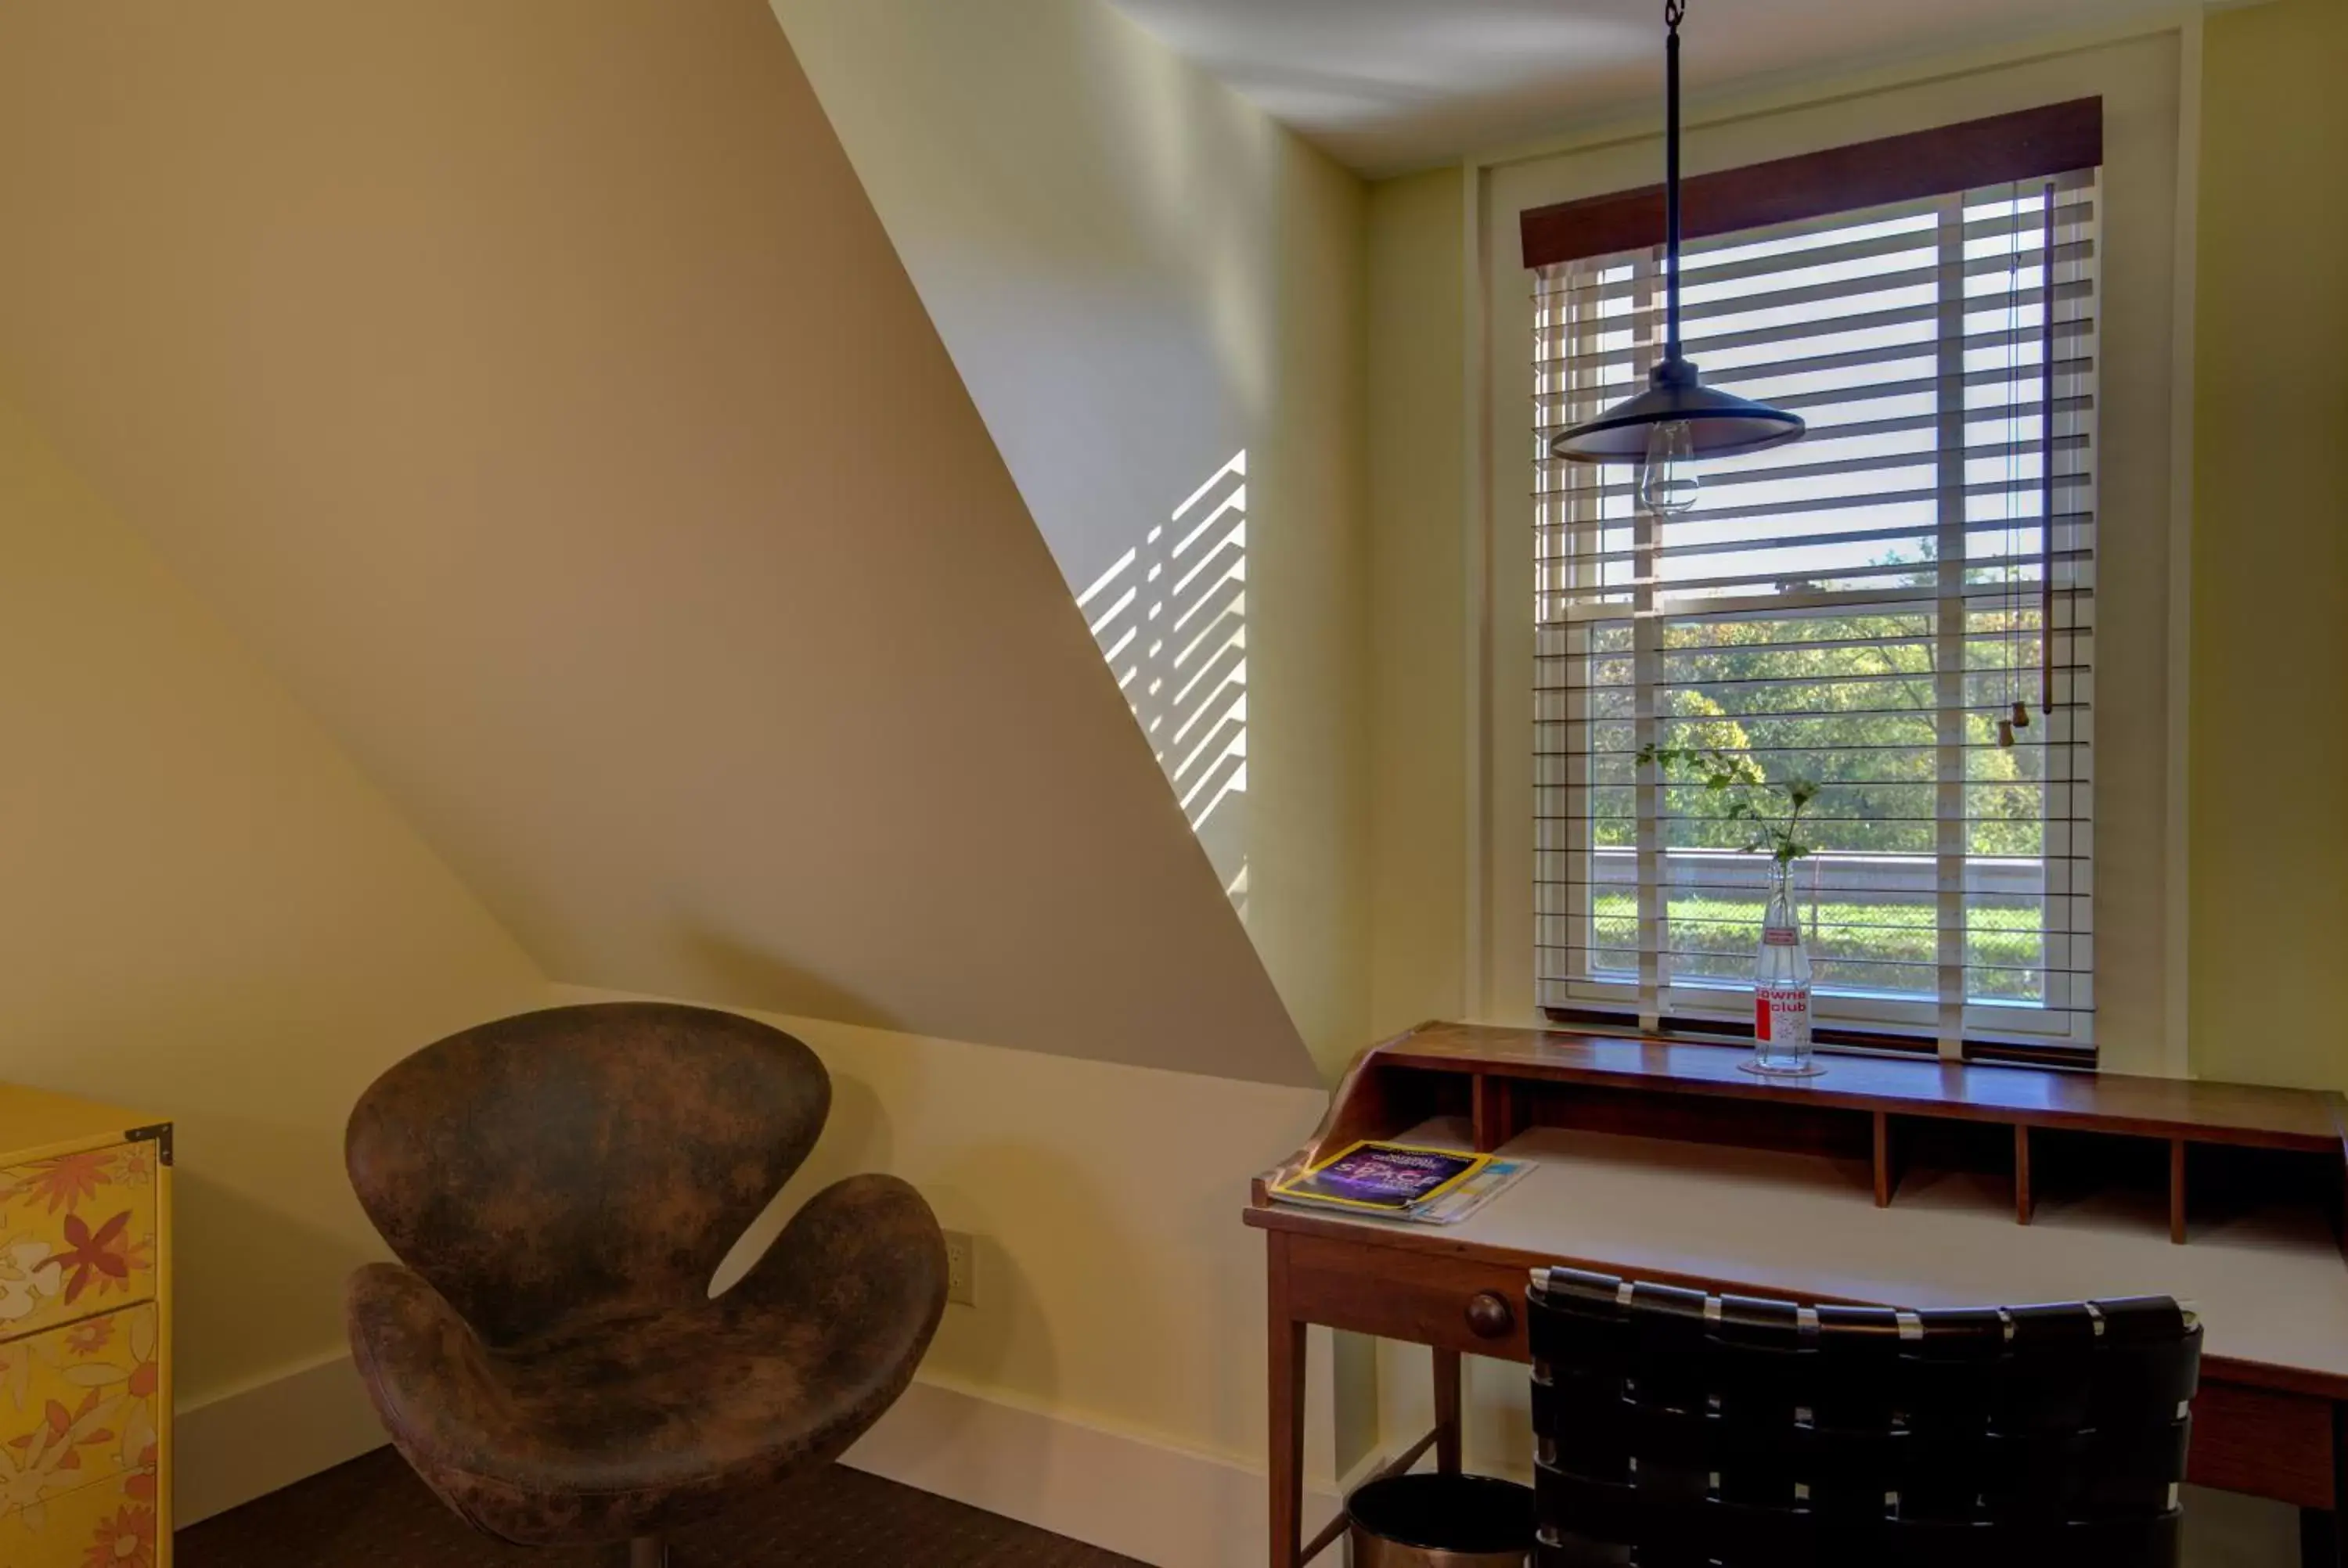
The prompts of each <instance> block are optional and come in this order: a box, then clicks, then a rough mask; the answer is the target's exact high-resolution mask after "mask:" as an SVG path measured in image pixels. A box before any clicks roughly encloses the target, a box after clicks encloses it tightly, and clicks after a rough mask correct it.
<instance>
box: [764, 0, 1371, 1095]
mask: <svg viewBox="0 0 2348 1568" xmlns="http://www.w3.org/2000/svg"><path fill="white" fill-rule="evenodd" d="M773 5H774V9H775V14H776V15H778V17H780V18H781V20H782V23H783V26H784V30H785V32H786V33H787V34H788V36H789V38H790V40H791V43H792V46H793V47H794V48H795V49H796V50H797V51H798V56H799V58H800V61H801V63H802V64H803V65H804V66H805V67H806V69H807V72H808V77H809V79H810V80H811V81H812V82H813V84H814V86H815V88H816V92H817V94H818V96H819V98H820V99H821V101H822V103H823V107H824V110H825V112H826V114H827V115H829V118H830V119H831V122H832V124H833V126H834V127H835V128H837V129H838V131H839V138H840V141H841V144H842V146H844V147H845V149H847V152H848V156H849V158H850V161H851V162H852V163H853V164H854V166H855V169H856V173H857V176H858V178H859V179H860V180H861V181H862V182H863V185H864V188H865V190H867V191H868V192H870V196H871V199H872V202H873V205H874V207H875V209H876V210H878V211H879V213H880V219H881V221H882V222H883V223H884V224H885V225H886V226H887V228H888V231H889V237H890V239H891V241H893V242H894V244H895V246H896V249H897V251H898V254H899V255H900V256H901V257H902V258H903V260H904V263H905V267H906V270H907V271H908V272H910V273H911V277H912V280H913V283H914V285H915V287H916V288H917V289H918V290H919V291H920V292H921V296H922V304H923V306H924V307H925V308H926V309H927V310H928V312H929V313H930V317H931V319H932V321H934V322H935V323H937V328H938V332H939V333H940V335H941V336H942V338H943V339H944V341H945V344H946V347H947V349H948V351H949V352H950V353H951V354H953V361H954V364H955V367H956V368H957V369H958V370H959V371H960V372H961V373H962V375H963V381H964V382H965V383H966V384H968V386H969V388H970V392H971V396H972V397H973V400H974V401H975V402H976V404H977V405H978V409H979V413H980V415H982V416H983V418H984V420H985V422H986V426H987V429H988V431H989V432H990V433H991V434H992V435H993V436H994V440H995V443H996V445H997V446H999V447H1000V448H1001V450H1002V452H1003V456H1004V461H1005V463H1006V464H1007V465H1008V466H1009V467H1010V470H1011V473H1012V477H1014V480H1016V482H1017V484H1018V487H1019V491H1020V494H1021V495H1022V497H1024V498H1025V500H1026V503H1027V506H1028V508H1029V510H1030V511H1031V512H1032V513H1033V515H1034V517H1035V525H1036V527H1037V528H1039V529H1040V530H1041V531H1042V533H1043V535H1044V538H1045V541H1046V542H1047V543H1048V544H1049V545H1050V547H1051V549H1052V552H1053V555H1054V556H1055V558H1056V559H1057V561H1058V563H1059V566H1060V569H1061V571H1062V572H1063V573H1064V574H1065V577H1066V583H1067V585H1068V587H1069V589H1071V590H1072V591H1075V592H1078V593H1083V592H1085V591H1086V589H1089V588H1092V587H1093V586H1094V585H1096V584H1102V585H1103V586H1102V587H1101V588H1100V589H1099V590H1098V592H1097V595H1096V597H1095V598H1093V599H1091V600H1088V601H1087V607H1086V613H1087V616H1088V617H1089V618H1092V619H1094V620H1097V621H1098V622H1099V623H1100V639H1101V641H1102V642H1103V644H1104V645H1105V647H1114V646H1116V644H1117V642H1118V641H1121V640H1123V638H1124V637H1125V634H1126V632H1127V631H1128V630H1138V639H1137V641H1134V642H1133V643H1131V644H1128V647H1127V649H1126V650H1125V651H1123V652H1122V653H1120V654H1119V655H1118V656H1117V658H1116V660H1115V661H1114V663H1115V666H1116V668H1117V670H1118V671H1119V673H1120V674H1123V673H1124V672H1125V671H1128V670H1129V669H1131V670H1136V671H1137V675H1136V678H1135V680H1134V681H1133V682H1130V683H1129V684H1128V687H1127V692H1126V694H1127V696H1128V699H1129V700H1130V701H1131V702H1133V703H1134V704H1135V707H1136V709H1137V712H1138V713H1139V714H1140V716H1141V718H1142V720H1143V723H1145V725H1149V726H1155V729H1154V730H1153V733H1152V743H1153V747H1154V749H1157V750H1158V751H1159V753H1161V761H1162V762H1163V764H1165V766H1166V767H1167V769H1168V770H1169V773H1170V772H1176V771H1177V770H1178V769H1179V768H1180V767H1181V765H1182V764H1183V763H1184V761H1185V759H1186V758H1187V757H1189V754H1190V752H1191V750H1192V749H1193V746H1194V745H1195V738H1196V736H1197V735H1198V734H1199V733H1202V732H1205V731H1209V730H1211V728H1212V727H1213V726H1212V725H1211V724H1202V725H1200V726H1197V727H1194V728H1193V729H1192V730H1191V731H1190V733H1189V735H1188V736H1186V737H1185V741H1184V742H1183V743H1169V741H1168V740H1167V736H1168V735H1169V733H1170V732H1172V731H1174V730H1176V729H1178V728H1179V727H1180V726H1181V725H1183V724H1184V723H1188V722H1189V720H1190V718H1191V717H1192V712H1193V710H1192V706H1191V704H1192V702H1194V701H1195V698H1196V695H1197V693H1196V692H1189V682H1190V679H1191V676H1192V671H1193V668H1194V666H1192V665H1189V664H1185V665H1184V666H1182V667H1181V668H1179V669H1177V668H1175V667H1174V666H1173V664H1172V660H1173V658H1174V656H1175V655H1176V654H1177V653H1178V652H1179V651H1182V649H1183V648H1184V647H1185V646H1186V645H1188V644H1189V642H1190V641H1193V640H1194V639H1195V638H1196V637H1197V635H1198V626H1199V625H1202V624H1205V623H1206V622H1207V621H1208V620H1212V619H1213V615H1212V614H1210V615H1206V616H1201V617H1200V618H1199V619H1198V620H1197V621H1195V622H1193V621H1190V620H1184V618H1185V617H1186V616H1189V615H1190V614H1191V613H1192V612H1193V611H1194V610H1196V609H1197V608H1198V606H1199V600H1200V592H1201V589H1200V584H1201V583H1203V582H1210V581H1214V580H1217V579H1219V578H1220V575H1221V572H1222V568H1220V566H1218V567H1215V568H1213V569H1210V570H1209V571H1207V572H1206V573H1205V574H1204V576H1203V577H1191V576H1189V574H1190V573H1191V571H1192V569H1193V562H1192V559H1190V558H1189V557H1187V556H1186V557H1183V558H1179V559H1178V558H1171V557H1170V556H1169V554H1168V553H1167V552H1169V550H1170V548H1171V547H1172V546H1173V545H1175V544H1178V543H1179V542H1180V538H1181V536H1183V535H1185V534H1187V533H1188V532H1189V531H1190V530H1191V529H1192V528H1194V527H1195V526H1196V521H1195V519H1196V518H1197V517H1198V516H1200V511H1203V510H1204V509H1205V508H1200V511H1194V512H1192V513H1190V514H1189V515H1186V516H1185V517H1184V518H1182V519H1180V520H1179V522H1178V521H1177V520H1176V518H1175V514H1176V513H1177V511H1178V510H1179V509H1180V508H1181V507H1182V506H1183V503H1184V501H1185V499H1186V498H1188V497H1191V496H1192V495H1193V493H1194V492H1196V491H1198V490H1199V489H1200V487H1201V486H1203V485H1205V484H1207V483H1208V481H1209V480H1210V478H1211V477H1214V476H1215V475H1216V474H1217V473H1218V472H1219V471H1220V470H1221V469H1222V468H1223V467H1224V466H1225V465H1226V464H1227V462H1228V461H1229V460H1230V459H1231V458H1232V457H1233V456H1235V455H1238V454H1241V453H1244V454H1245V456H1246V470H1245V474H1244V497H1245V503H1244V507H1243V513H1244V529H1243V536H1242V538H1243V546H1242V550H1243V564H1242V565H1241V571H1242V572H1243V577H1244V590H1243V599H1244V604H1243V613H1242V614H1241V615H1240V616H1238V617H1236V618H1234V621H1233V623H1234V624H1236V623H1237V622H1238V621H1241V620H1243V625H1244V631H1243V637H1244V657H1245V671H1244V681H1243V708H1242V717H1243V721H1244V749H1245V762H1244V766H1245V772H1244V790H1243V792H1241V793H1240V794H1238V795H1236V796H1231V797H1226V798H1225V799H1224V800H1223V803H1222V804H1220V806H1217V807H1216V815H1215V816H1214V817H1213V818H1211V819H1210V820H1208V821H1207V822H1206V823H1205V824H1204V825H1202V828H1201V834H1202V837H1204V838H1205V839H1206V841H1207V842H1208V843H1209V845H1210V849H1211V850H1212V851H1213V852H1214V854H1215V856H1216V859H1217V868H1218V870H1219V872H1220V874H1221V876H1222V879H1223V881H1224V883H1225V885H1226V886H1233V885H1234V884H1235V883H1236V884H1237V885H1238V886H1237V887H1236V897H1237V899H1238V901H1239V902H1240V904H1241V907H1243V909H1244V911H1245V915H1246V920H1247V926H1248V930H1249V933H1250V935H1251V936H1252V937H1253V938H1254V941H1255V946H1256V948H1257V950H1258V951H1259V952H1260V953H1261V954H1262V957H1263V960H1264V963H1265V966H1266V967H1267V968H1269V970H1270V971H1271V974H1272V980H1273V982H1274V983H1275V984H1276V985H1277V986H1278V987H1279V989H1280V993H1281V996H1282V999H1283V1000H1284V1001H1285V1002H1286V1004H1287V1007H1288V1010H1289V1013H1290V1015H1291V1016H1292V1018H1293V1019H1294V1020H1295V1022H1296V1025H1297V1028H1298V1029H1299V1030H1301V1031H1302V1032H1303V1036H1304V1039H1305V1040H1306V1041H1307V1043H1308V1044H1309V1045H1311V1047H1312V1048H1313V1051H1314V1054H1315V1055H1316V1056H1317V1057H1318V1058H1319V1059H1320V1060H1321V1061H1322V1064H1323V1067H1324V1069H1327V1068H1334V1066H1337V1065H1341V1064H1342V1063H1343V1062H1344V1060H1345V1059H1346V1057H1347V1055H1349V1054H1350V1053H1351V1052H1352V1051H1353V1050H1356V1049H1358V1048H1359V1047H1360V1045H1361V1044H1362V1043H1363V1041H1364V1040H1365V1037H1366V1035H1367V1032H1368V1022H1367V1010H1366V1009H1367V996H1368V991H1369V980H1368V973H1369V970H1368V968H1367V963H1366V958H1367V942H1368V927H1369V918H1368V912H1367V899H1366V897H1365V893H1366V888H1367V882H1368V871H1367V866H1368V859H1369V856H1368V831H1369V829H1368V820H1369V811H1370V806H1369V801H1370V796H1371V793H1372V789H1373V784H1372V780H1373V778H1374V776H1375V770H1373V769H1372V768H1371V767H1369V766H1368V765H1367V763H1368V718H1367V710H1366V702H1367V692H1368V682H1366V680H1365V673H1364V672H1365V660H1366V659H1367V658H1368V657H1369V656H1370V651H1371V647H1372V640H1371V639H1370V636H1369V632H1368V624H1369V623H1368V620H1367V615H1366V610H1367V599H1366V592H1367V585H1366V564H1365V563H1366V555H1367V552H1366V549H1365V543H1364V528H1365V524H1364V516H1363V514H1364V507H1363V504H1362V489H1363V483H1362V473H1361V454H1362V451H1363V438H1362V425H1361V411H1362V394H1363V384H1364V376H1363V371H1362V355H1363V340H1362V336H1361V331H1360V323H1361V244H1362V220H1363V200H1362V187H1361V183H1360V181H1358V180H1357V179H1354V177H1353V176H1352V175H1350V174H1348V173H1346V172H1345V171H1344V170H1343V169H1339V168H1338V167H1337V166H1336V165H1334V163H1332V162H1331V161H1330V160H1329V159H1327V158H1326V157H1324V156H1323V155H1322V154H1321V153H1319V152H1317V151H1315V150H1313V149H1311V148H1310V147H1308V146H1306V145H1305V144H1304V143H1303V141H1301V140H1300V139H1298V138H1296V137H1294V136H1293V135H1292V134H1290V133H1289V132H1287V131H1285V130H1283V129H1282V128H1280V127H1278V126H1276V125H1274V124H1273V123H1272V121H1271V120H1270V119H1269V118H1266V117H1265V116H1264V115H1263V114H1262V112H1261V111H1260V110H1258V109H1256V108H1253V107H1252V106H1251V105H1249V104H1247V103H1246V102H1244V101H1242V100H1241V98H1239V97H1237V96H1236V95H1235V94H1233V93H1231V91H1230V90H1228V89H1227V88H1225V87H1221V86H1220V85H1218V84H1216V83H1214V82H1212V81H1210V80H1209V79H1208V78H1207V77H1204V76H1203V75H1201V74H1200V72H1198V71H1196V70H1195V69H1193V68H1191V67H1189V66H1188V65H1186V64H1184V63H1183V62H1182V61H1181V60H1179V58H1178V57H1177V56H1175V55H1174V54H1173V53H1172V52H1171V51H1170V50H1169V49H1168V48H1166V47H1165V46H1163V45H1161V44H1159V42H1158V41H1157V40H1155V39H1154V38H1151V37H1150V36H1148V35H1147V34H1145V33H1144V32H1142V31H1141V29H1139V28H1138V27H1137V26H1134V25H1133V24H1132V23H1130V22H1128V21H1127V20H1126V19H1125V18H1124V17H1123V16H1122V15H1119V14H1118V13H1117V12H1116V11H1114V10H1112V9H1111V8H1110V7H1108V6H1107V5H1103V4H1100V3H1099V0H997V3H995V4H990V5H970V4H968V0H855V3H853V4H843V3H841V0H773ZM1230 489H1231V487H1230V486H1229V485H1225V486H1224V487H1221V493H1224V494H1228V493H1229V491H1230ZM1128 559H1131V563H1132V564H1131V565H1130V566H1129V567H1128V569H1126V570H1124V571H1123V572H1119V571H1118V566H1119V563H1120V562H1122V561H1127V560H1128ZM1160 566H1162V567H1163V568H1164V569H1165V576H1163V577H1161V578H1159V579H1157V580H1156V581H1154V582H1152V581H1148V580H1142V579H1147V578H1148V575H1149V574H1150V571H1151V569H1152V568H1153V567H1160ZM1169 585H1179V586H1176V587H1173V588H1172V589H1169ZM1128 586H1133V587H1137V588H1138V589H1139V590H1140V597H1139V599H1138V600H1136V602H1135V603H1134V604H1133V605H1132V606H1130V607H1129V610H1128V612H1127V613H1126V614H1123V615H1118V614H1113V613H1111V611H1112V610H1113V607H1114V605H1115V603H1116V602H1117V600H1118V599H1119V598H1120V597H1121V595H1122V593H1123V590H1124V589H1125V588H1126V587H1128ZM1161 599H1162V600H1165V602H1166V610H1165V613H1164V614H1163V615H1162V616H1159V617H1157V618H1156V619H1155V620H1152V619H1150V617H1151V615H1152V611H1151V606H1152V605H1154V604H1157V603H1158V602H1159V600H1161ZM1210 608H1211V610H1212V611H1214V612H1216V613H1220V611H1221V610H1223V609H1224V608H1225V605H1224V604H1223V603H1221V602H1218V603H1217V604H1215V605H1213V606H1212V607H1210ZM1171 622H1179V623H1180V630H1178V631H1177V632H1175V633H1174V634H1173V635H1172V636H1171V637H1170V638H1169V637H1167V636H1166V634H1165V632H1164V630H1163V627H1164V625H1165V624H1167V623H1171ZM1161 639H1163V640H1164V641H1166V644H1167V646H1166V647H1165V649H1164V650H1163V651H1162V652H1161V655H1160V657H1159V661H1156V662H1153V661H1151V660H1150V659H1149V658H1148V649H1149V648H1150V647H1151V646H1152V645H1153V644H1154V643H1156V642H1158V641H1160V640H1161ZM1210 679H1211V678H1210ZM1160 680H1163V682H1164V685H1163V687H1162V688H1161V689H1160V690H1158V691H1155V692H1153V691H1151V690H1150V686H1151V684H1152V683H1153V682H1157V681H1160ZM1185 692H1189V695H1188V696H1185V695H1184V693H1185ZM1178 696H1180V697H1182V699H1183V700H1182V702H1179V703H1178V702H1177V701H1176V699H1177V698H1178ZM1219 744H1220V743H1219ZM1193 766H1194V770H1195V772H1196V773H1198V774H1203V773H1204V772H1205V765H1204V764H1203V763H1201V764H1193ZM1193 782H1194V778H1193V774H1182V775H1181V776H1180V777H1179V778H1178V787H1179V788H1180V789H1181V790H1183V791H1184V792H1185V793H1188V792H1189V790H1190V789H1191V787H1192V785H1193ZM1211 787H1212V786H1210V788H1211ZM1203 804H1207V803H1206V801H1205V800H1204V799H1203V798H1202V799H1200V800H1197V801H1194V804H1193V811H1194V820H1197V815H1198V808H1199V807H1200V806H1201V805H1203Z"/></svg>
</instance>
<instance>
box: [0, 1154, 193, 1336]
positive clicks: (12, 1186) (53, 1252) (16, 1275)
mask: <svg viewBox="0 0 2348 1568" xmlns="http://www.w3.org/2000/svg"><path fill="white" fill-rule="evenodd" d="M154 1296H155V1145H154V1144H153V1143H116V1144H112V1145H109V1146H108V1147H106V1148H101V1149H87V1150H83V1151H81V1152H80V1153H72V1154H59V1155H57V1156H55V1157H53V1158H50V1159H46V1160H36V1161H33V1162H32V1163H28V1164H23V1165H12V1166H9V1167H8V1168H6V1169H5V1170H0V1340H8V1339H15V1338H20V1337H24V1336H26V1335H30V1334H37V1333H39V1332H41V1331H42V1330H44V1329H46V1328H49V1327H54V1326H55V1325H57V1324H60V1323H69V1322H72V1321H73V1320H74V1319H76V1318H80V1317H89V1316H90V1315H91V1314H92V1313H95V1312H101V1311H105V1310H107V1309H108V1308H111V1307H126V1306H129V1305H131V1304H132V1303H135V1302H140V1301H151V1300H153V1299H154Z"/></svg>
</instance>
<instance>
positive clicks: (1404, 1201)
mask: <svg viewBox="0 0 2348 1568" xmlns="http://www.w3.org/2000/svg"><path fill="white" fill-rule="evenodd" d="M1490 1163H1492V1157H1491V1156H1490V1155H1489V1154H1468V1153H1460V1152H1459V1151H1458V1150H1457V1149H1428V1148H1423V1147H1420V1146H1419V1145H1417V1144H1415V1143H1375V1142H1370V1141H1366V1140H1365V1141H1364V1142H1362V1143H1355V1144H1354V1145H1352V1146H1351V1147H1350V1148H1347V1149H1345V1150H1344V1151H1343V1152H1342V1153H1338V1154H1337V1155H1336V1156H1335V1157H1334V1158H1332V1159H1328V1160H1323V1162H1322V1163H1320V1164H1318V1165H1315V1166H1313V1168H1312V1169H1311V1170H1309V1171H1304V1172H1302V1173H1298V1174H1296V1175H1293V1176H1290V1177H1287V1178H1284V1179H1283V1180H1281V1181H1277V1182H1274V1183H1273V1184H1272V1196H1274V1197H1276V1198H1284V1199H1286V1200H1288V1201H1289V1202H1291V1203H1302V1204H1329V1205H1332V1206H1334V1207H1337V1208H1344V1209H1355V1210H1363V1211H1367V1212H1370V1213H1375V1214H1406V1213H1407V1212H1408V1211H1409V1210H1410V1209H1411V1208H1413V1207H1414V1206H1415V1205H1416V1204H1424V1203H1426V1202H1427V1201H1428V1200H1430V1199H1432V1198H1436V1197H1439V1196H1440V1195H1442V1194H1445V1193H1447V1192H1449V1191H1451V1190H1452V1189H1453V1188H1455V1187H1457V1186H1458V1185H1459V1184H1461V1183H1463V1182H1465V1181H1467V1180H1468V1178H1469V1177H1471V1176H1474V1175H1476V1174H1477V1173H1479V1172H1481V1171H1482V1170H1483V1169H1484V1168H1485V1167H1486V1166H1487V1165H1488V1164H1490Z"/></svg>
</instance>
